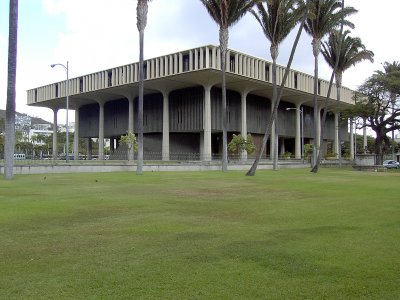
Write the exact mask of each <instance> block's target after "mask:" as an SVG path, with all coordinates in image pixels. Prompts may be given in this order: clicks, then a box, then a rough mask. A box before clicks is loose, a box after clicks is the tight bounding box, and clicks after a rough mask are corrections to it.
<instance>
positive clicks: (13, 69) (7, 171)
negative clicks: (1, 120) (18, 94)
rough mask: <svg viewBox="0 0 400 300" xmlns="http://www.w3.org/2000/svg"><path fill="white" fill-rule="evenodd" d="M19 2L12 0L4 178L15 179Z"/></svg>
mask: <svg viewBox="0 0 400 300" xmlns="http://www.w3.org/2000/svg"><path fill="white" fill-rule="evenodd" d="M17 36H18V0H10V19H9V35H8V79H7V103H6V123H5V133H6V135H5V141H4V178H5V179H12V178H13V174H14V172H13V169H14V143H15V85H16V76H17V45H18V42H17Z"/></svg>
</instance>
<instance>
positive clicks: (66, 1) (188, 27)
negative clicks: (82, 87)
mask: <svg viewBox="0 0 400 300" xmlns="http://www.w3.org/2000/svg"><path fill="white" fill-rule="evenodd" d="M26 1H30V2H29V5H30V6H31V7H32V9H29V11H28V12H27V14H28V15H27V16H26V17H25V19H20V22H21V26H20V30H21V31H22V32H21V33H20V37H21V39H20V40H19V42H20V45H24V47H23V48H21V49H19V60H18V79H17V85H18V87H17V109H18V110H20V111H23V112H30V111H34V113H36V112H37V113H38V114H41V111H40V112H39V109H35V108H32V107H27V106H26V105H25V104H26V93H25V90H27V89H30V88H33V87H36V86H40V85H44V84H48V83H51V82H55V81H59V80H64V79H65V72H63V71H62V70H61V69H60V70H59V69H51V68H50V67H49V65H50V64H52V63H66V61H67V60H68V61H69V62H70V75H71V77H76V76H80V75H83V74H87V73H92V72H97V71H100V70H103V69H108V68H111V67H115V66H118V65H123V64H127V63H132V62H135V61H138V56H139V54H138V50H139V45H138V32H137V27H136V1H135V0H113V1H110V0H40V1H39V0H36V1H33V0H25V1H21V3H27V2H26ZM369 2H370V1H358V0H357V1H356V0H346V5H348V6H354V7H356V8H357V9H358V10H359V13H358V14H357V15H356V16H354V17H353V18H352V20H353V22H354V23H355V24H356V30H355V31H354V34H353V35H357V36H360V37H361V39H362V40H363V42H364V44H365V45H366V46H367V48H368V49H370V50H373V51H374V52H375V63H374V64H371V63H369V62H365V63H362V64H359V65H357V66H356V67H353V68H352V69H350V70H349V71H348V72H346V73H345V74H344V85H346V86H349V87H351V88H355V87H356V86H357V85H359V84H361V83H362V82H363V80H364V79H366V78H367V77H368V76H370V75H371V74H372V72H373V71H374V70H377V69H379V68H380V63H382V62H384V61H393V60H400V58H399V57H398V48H399V42H398V40H397V39H395V38H394V36H395V35H394V36H393V30H392V29H393V27H394V24H393V23H394V22H395V21H393V20H396V19H397V16H396V13H397V12H398V11H399V8H400V3H398V2H394V1H390V0H381V1H380V5H377V6H372V5H371V3H369ZM35 5H36V6H35ZM34 6H35V7H36V10H35V9H33V8H34ZM37 6H40V7H39V8H38V7H37ZM388 7H390V9H388ZM37 10H41V11H43V15H41V16H40V17H41V18H43V19H42V20H37V18H38V17H39V16H38V15H36V14H35V12H36V11H37ZM0 14H1V18H2V19H4V16H5V17H7V14H5V13H4V12H1V13H0ZM47 17H48V20H47V19H46V18H47ZM38 21H41V22H45V23H46V22H47V23H46V24H47V26H48V29H49V30H43V29H40V30H39V29H38V30H35V29H33V28H31V27H32V26H30V24H32V22H38ZM54 22H57V24H55V23H54ZM52 26H58V27H59V28H60V29H58V27H57V31H54V30H50V29H51V28H50V27H52ZM35 28H36V27H35ZM295 34H296V32H292V33H291V35H290V36H289V37H288V39H287V40H286V41H285V42H284V43H283V44H282V45H281V47H280V55H279V59H278V63H280V64H283V65H285V64H286V62H287V59H288V56H289V52H290V50H291V46H292V42H293V38H294V36H295ZM27 37H36V40H37V42H36V43H32V42H31V43H30V44H28V45H27V44H26V42H25V44H24V40H22V39H24V38H27ZM39 38H40V39H39ZM33 41H35V39H33ZM310 43H311V40H310V38H309V37H308V36H307V35H306V34H305V33H303V35H302V39H301V42H300V44H299V47H298V50H297V52H296V56H295V61H294V63H293V67H294V68H296V69H298V70H300V71H303V72H307V73H311V74H312V73H313V69H314V66H313V58H312V52H311V46H310ZM6 44H7V38H6V37H5V36H4V35H3V36H2V35H1V34H0V49H1V50H0V55H1V56H0V67H1V71H0V80H1V82H0V87H3V84H4V83H5V82H6V77H4V76H5V75H6V74H5V71H4V66H6V64H7V57H6V52H4V51H6V48H7V47H6ZM205 44H218V27H217V26H216V24H215V23H214V21H213V20H212V19H211V18H210V16H209V15H208V12H207V11H206V9H205V8H204V7H203V5H202V4H201V2H200V1H198V0H157V1H151V2H150V3H149V14H148V22H147V27H146V31H145V58H151V57H155V56H160V55H164V54H168V53H171V52H176V51H181V50H183V49H187V48H194V47H197V46H200V45H205ZM229 46H230V47H231V48H233V49H235V50H238V51H241V52H245V53H248V54H251V55H254V56H258V57H262V58H265V59H270V55H269V43H268V42H267V41H266V40H265V37H264V35H263V33H262V31H261V29H260V28H259V25H258V23H257V22H256V21H255V20H254V18H253V17H252V16H251V15H248V16H245V17H244V18H243V19H242V20H241V21H240V22H239V23H238V24H237V25H235V26H234V27H233V28H231V30H230V40H229ZM4 49H5V50H4ZM320 62H321V63H320V74H321V77H323V78H325V79H327V78H329V76H330V69H329V68H328V67H327V66H326V64H325V63H324V62H323V59H322V58H321V59H320ZM2 90H3V89H2ZM1 105H2V106H3V101H2V104H1ZM4 106H5V104H4ZM42 110H45V111H46V112H45V113H44V114H45V117H46V119H48V120H52V117H53V116H52V112H51V111H50V110H49V109H42ZM59 118H60V120H62V119H63V116H62V114H61V115H60V116H59Z"/></svg>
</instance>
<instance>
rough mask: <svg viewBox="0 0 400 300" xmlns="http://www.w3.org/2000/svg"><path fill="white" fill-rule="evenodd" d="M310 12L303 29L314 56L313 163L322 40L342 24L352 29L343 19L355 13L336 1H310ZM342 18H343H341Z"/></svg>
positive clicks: (315, 152) (316, 139)
mask: <svg viewBox="0 0 400 300" xmlns="http://www.w3.org/2000/svg"><path fill="white" fill-rule="evenodd" d="M311 1H312V5H311V12H310V17H309V18H308V19H307V21H306V25H305V29H306V31H307V33H308V34H309V35H310V36H311V37H312V47H313V55H314V97H313V104H314V127H315V129H314V145H313V148H314V149H313V156H314V163H315V162H316V161H317V153H318V151H317V150H318V147H319V145H318V144H317V141H318V138H319V137H318V135H317V134H318V131H317V124H318V122H317V120H319V118H320V115H319V109H318V94H319V90H318V81H319V80H318V57H319V54H320V52H321V43H322V39H323V38H324V37H325V36H326V35H328V34H329V33H330V32H331V31H332V30H333V29H335V28H337V27H338V26H340V25H341V24H342V19H343V24H344V25H346V26H348V27H350V28H354V24H353V23H351V22H349V21H348V20H345V17H347V16H350V15H352V14H354V13H356V12H357V10H355V9H354V8H353V7H345V8H344V9H341V7H342V2H341V1H338V0H311ZM342 17H343V18H342Z"/></svg>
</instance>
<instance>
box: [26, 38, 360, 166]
mask: <svg viewBox="0 0 400 300" xmlns="http://www.w3.org/2000/svg"><path fill="white" fill-rule="evenodd" d="M138 69H139V63H133V64H129V65H125V66H120V67H116V68H112V69H109V70H104V71H100V72H97V73H93V74H88V75H84V76H80V77H77V78H73V79H70V81H69V91H68V94H69V105H70V106H69V107H70V108H71V109H74V110H75V122H76V123H75V126H74V127H75V131H76V133H75V138H76V139H75V146H74V147H75V149H77V148H76V147H77V143H76V141H77V138H78V137H81V138H87V140H88V145H89V148H90V141H91V139H92V138H98V139H99V153H98V157H99V159H103V158H104V140H105V139H106V138H109V139H111V148H112V149H111V151H113V150H115V148H118V145H119V144H118V143H117V142H116V141H117V140H118V139H119V138H120V136H121V135H124V134H126V133H127V132H128V131H133V132H135V133H136V128H137V111H138V109H137V107H138V106H137V97H138V74H139V72H138ZM226 71H227V73H226V86H227V122H228V139H230V138H231V137H232V134H238V133H240V134H242V135H244V136H246V135H247V134H248V133H250V134H251V135H252V136H253V138H254V141H255V143H256V145H257V147H260V145H261V141H262V137H263V134H264V131H265V129H266V125H267V123H268V120H269V117H270V113H271V109H272V103H271V97H272V73H271V72H272V63H271V62H269V61H266V60H264V59H260V58H256V57H253V56H250V55H247V54H243V53H240V52H237V51H233V50H229V51H228V53H227V70H226ZM284 72H285V68H284V67H282V66H278V70H277V80H278V82H281V81H282V78H283V74H284ZM144 74H145V91H144V93H145V96H144V113H143V128H144V157H145V159H163V160H170V159H177V158H178V157H179V153H193V154H195V155H197V157H198V159H200V160H204V161H209V160H211V159H215V158H220V157H221V153H222V122H221V61H220V50H219V48H218V47H216V46H203V47H199V48H195V49H189V50H185V51H182V52H177V53H172V54H169V55H165V56H161V57H157V58H153V59H148V60H146V61H145V62H144ZM313 80H314V78H313V76H311V75H308V74H304V73H302V72H299V71H296V70H291V71H290V72H289V77H288V80H287V83H286V85H285V88H284V91H283V94H282V101H281V103H280V106H279V109H278V112H279V116H278V124H276V125H277V127H278V134H279V141H278V143H279V145H278V146H279V150H278V151H279V153H280V154H283V153H284V152H291V153H293V154H295V157H296V158H301V156H302V154H301V138H302V136H301V121H302V120H303V121H304V135H303V137H304V140H305V143H312V142H313V139H314V136H315V131H314V128H317V133H319V132H320V130H321V126H320V118H318V120H314V114H313V86H314V83H313ZM65 85H66V82H65V81H62V82H57V83H53V84H49V85H46V86H43V87H38V88H34V89H31V90H29V91H28V95H27V96H28V105H32V106H41V107H48V108H50V109H52V110H53V112H54V116H55V118H54V123H57V119H56V117H57V111H58V110H59V109H63V108H65V102H66V94H65ZM328 86H329V82H327V81H325V80H319V81H318V104H319V106H320V107H321V106H323V105H324V103H325V98H326V96H327V91H328ZM353 94H354V92H353V91H352V90H350V89H347V88H344V87H343V88H342V89H341V101H340V102H339V103H338V101H337V100H336V87H333V89H332V93H331V96H330V99H329V102H328V103H329V105H330V107H334V108H335V109H336V108H344V107H348V106H350V105H353V104H354V100H353ZM322 108H323V107H322ZM338 120H339V113H338V112H337V111H335V112H334V111H332V112H330V113H329V114H328V118H327V121H326V124H325V130H324V132H325V135H324V137H323V138H324V143H323V145H324V147H323V149H322V151H326V149H327V148H328V147H330V148H331V149H332V151H334V152H336V153H337V152H338V151H339V150H338V149H339V141H343V140H347V139H348V132H347V127H348V126H347V125H346V124H341V126H340V127H339V123H338ZM315 122H316V126H314V124H315ZM71 129H72V127H71ZM339 129H340V130H339ZM317 136H318V139H319V134H317ZM269 140H270V141H272V142H268V145H267V150H266V152H265V153H264V154H263V155H264V158H269V157H271V156H272V154H273V152H274V149H275V147H274V143H275V139H269ZM75 152H77V151H75ZM246 158H247V156H246V154H245V153H244V154H243V155H242V159H246Z"/></svg>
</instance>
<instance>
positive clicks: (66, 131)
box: [51, 61, 69, 163]
mask: <svg viewBox="0 0 400 300" xmlns="http://www.w3.org/2000/svg"><path fill="white" fill-rule="evenodd" d="M55 66H61V67H63V68H64V70H65V72H66V73H67V81H66V84H65V96H66V105H65V106H66V121H65V122H66V123H65V152H66V153H65V154H66V155H65V162H66V163H68V162H69V146H68V142H69V139H68V132H69V130H68V105H69V99H68V98H69V70H68V61H67V65H66V66H65V65H63V64H52V65H51V67H52V68H54V67H55Z"/></svg>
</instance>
